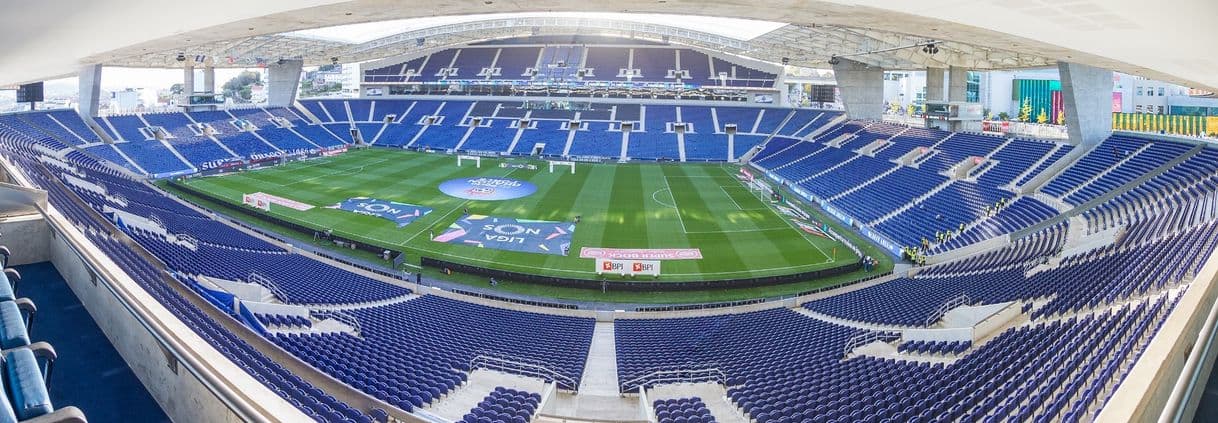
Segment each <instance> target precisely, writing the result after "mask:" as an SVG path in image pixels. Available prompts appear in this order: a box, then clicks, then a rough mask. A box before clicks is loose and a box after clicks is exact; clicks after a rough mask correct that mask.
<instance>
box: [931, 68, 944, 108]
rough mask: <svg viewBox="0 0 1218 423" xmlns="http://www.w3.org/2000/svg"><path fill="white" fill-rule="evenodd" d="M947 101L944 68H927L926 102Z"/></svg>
mask: <svg viewBox="0 0 1218 423" xmlns="http://www.w3.org/2000/svg"><path fill="white" fill-rule="evenodd" d="M944 100H947V90H946V89H945V87H944V84H943V68H926V101H944Z"/></svg>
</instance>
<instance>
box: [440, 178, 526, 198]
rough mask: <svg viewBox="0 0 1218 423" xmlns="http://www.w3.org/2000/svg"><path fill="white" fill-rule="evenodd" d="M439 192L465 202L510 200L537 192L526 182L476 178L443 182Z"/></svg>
mask: <svg viewBox="0 0 1218 423" xmlns="http://www.w3.org/2000/svg"><path fill="white" fill-rule="evenodd" d="M440 191H441V192H443V193H445V194H448V195H449V196H452V197H457V198H463V199H466V200H487V201H499V200H512V199H516V198H521V197H526V196H529V195H532V194H533V193H535V192H537V186H536V185H533V184H532V183H530V182H527V181H521V180H517V179H509V178H495V177H478V178H461V179H451V180H448V181H444V182H443V183H441V184H440Z"/></svg>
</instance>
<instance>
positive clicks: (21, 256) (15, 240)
mask: <svg viewBox="0 0 1218 423" xmlns="http://www.w3.org/2000/svg"><path fill="white" fill-rule="evenodd" d="M0 234H4V238H3V239H0V245H7V246H8V248H9V250H10V251H11V252H12V253H13V255H11V256H9V259H8V265H9V267H12V266H20V265H23V264H30V263H41V262H44V261H47V260H50V257H51V233H50V230H49V228H47V224H46V222H45V221H44V220H43V219H42V215H27V216H14V217H6V218H4V219H0ZM18 289H20V285H18Z"/></svg>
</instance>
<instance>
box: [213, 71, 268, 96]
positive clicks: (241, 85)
mask: <svg viewBox="0 0 1218 423" xmlns="http://www.w3.org/2000/svg"><path fill="white" fill-rule="evenodd" d="M260 82H262V74H261V73H258V72H254V71H245V72H241V73H239V74H237V76H235V77H233V79H230V80H228V82H225V83H224V85H222V86H221V87H220V89H221V90H223V92H224V96H225V97H230V98H238V97H239V98H241V99H244V100H246V101H249V99H250V87H252V86H253V85H254V84H257V83H260Z"/></svg>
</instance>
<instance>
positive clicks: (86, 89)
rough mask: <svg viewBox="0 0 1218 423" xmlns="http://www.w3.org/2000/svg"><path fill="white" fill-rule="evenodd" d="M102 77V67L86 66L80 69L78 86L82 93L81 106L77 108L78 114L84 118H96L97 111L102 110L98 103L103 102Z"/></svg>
mask: <svg viewBox="0 0 1218 423" xmlns="http://www.w3.org/2000/svg"><path fill="white" fill-rule="evenodd" d="M101 76H102V65H85V66H82V67H81V68H80V72H79V73H78V74H77V77H78V78H77V84H78V89H79V91H78V92H79V93H80V99H79V100H78V101H79V102H80V104H79V105H78V106H77V112H79V113H80V114H81V115H82V116H86V117H95V116H97V110H98V109H99V108H101V105H100V104H99V103H98V102H99V101H101V99H100V98H98V97H101Z"/></svg>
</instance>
